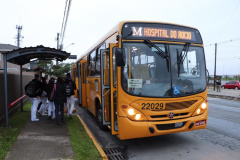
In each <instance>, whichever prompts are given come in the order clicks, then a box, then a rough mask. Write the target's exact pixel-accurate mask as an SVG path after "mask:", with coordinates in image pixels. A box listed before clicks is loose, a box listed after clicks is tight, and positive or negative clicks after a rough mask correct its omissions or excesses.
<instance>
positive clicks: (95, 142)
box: [75, 114, 108, 160]
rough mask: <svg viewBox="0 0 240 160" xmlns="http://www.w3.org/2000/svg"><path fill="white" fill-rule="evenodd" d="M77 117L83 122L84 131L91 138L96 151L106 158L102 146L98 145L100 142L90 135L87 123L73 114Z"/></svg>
mask: <svg viewBox="0 0 240 160" xmlns="http://www.w3.org/2000/svg"><path fill="white" fill-rule="evenodd" d="M75 115H76V116H77V117H78V119H79V120H80V121H81V123H82V124H83V126H84V128H85V130H86V132H87V133H88V136H89V137H90V138H91V139H92V141H93V144H94V145H95V146H96V148H97V150H98V152H99V153H100V154H101V156H102V158H103V159H104V160H105V159H106V160H107V159H108V158H107V155H106V154H105V152H104V151H103V149H102V147H101V146H100V144H99V143H98V142H97V141H96V139H95V138H94V136H93V135H92V133H91V131H90V130H89V129H88V127H87V125H86V124H85V122H84V121H83V120H82V118H81V117H80V116H79V115H78V114H75Z"/></svg>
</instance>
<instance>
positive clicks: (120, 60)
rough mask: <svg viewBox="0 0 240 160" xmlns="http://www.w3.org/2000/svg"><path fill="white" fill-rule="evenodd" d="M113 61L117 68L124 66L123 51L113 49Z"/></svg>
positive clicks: (124, 56)
mask: <svg viewBox="0 0 240 160" xmlns="http://www.w3.org/2000/svg"><path fill="white" fill-rule="evenodd" d="M115 57H116V58H115V60H116V65H117V66H119V67H120V66H125V63H126V55H125V50H124V49H122V48H116V49H115Z"/></svg>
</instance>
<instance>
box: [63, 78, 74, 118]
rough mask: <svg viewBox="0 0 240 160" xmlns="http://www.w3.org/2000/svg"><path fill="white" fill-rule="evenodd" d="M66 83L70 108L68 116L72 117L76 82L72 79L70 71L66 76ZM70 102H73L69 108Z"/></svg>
mask: <svg viewBox="0 0 240 160" xmlns="http://www.w3.org/2000/svg"><path fill="white" fill-rule="evenodd" d="M65 85H66V96H67V108H68V113H67V116H68V117H70V118H72V112H73V109H74V90H75V89H76V84H75V82H74V81H73V80H72V78H71V76H70V73H67V76H66V78H65ZM69 103H70V104H71V108H70V109H69Z"/></svg>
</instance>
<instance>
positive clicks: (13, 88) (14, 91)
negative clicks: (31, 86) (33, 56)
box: [0, 72, 34, 123]
mask: <svg viewBox="0 0 240 160" xmlns="http://www.w3.org/2000/svg"><path fill="white" fill-rule="evenodd" d="M33 78H34V73H25V72H23V75H22V82H23V85H22V86H23V90H22V91H23V94H24V87H25V85H27V83H28V82H29V81H30V80H32V79H33ZM7 82H8V105H9V104H10V103H12V102H14V101H15V100H16V99H18V98H20V75H18V74H16V73H14V72H13V73H8V76H7ZM4 88H5V86H4V74H3V72H0V123H1V122H3V121H4V120H5V119H4V117H5V106H4V104H5V99H4V98H5V95H4ZM25 99H27V97H25ZM25 99H24V100H25ZM19 104H20V102H18V103H16V104H15V105H14V106H13V107H11V108H9V112H12V111H14V110H16V108H18V107H20V105H19Z"/></svg>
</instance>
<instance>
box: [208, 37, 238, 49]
mask: <svg viewBox="0 0 240 160" xmlns="http://www.w3.org/2000/svg"><path fill="white" fill-rule="evenodd" d="M239 40H240V38H236V39H230V40H228V41H222V42H218V43H217V44H224V43H229V42H233V41H239ZM215 44H216V43H213V44H207V45H204V47H210V46H215Z"/></svg>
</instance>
